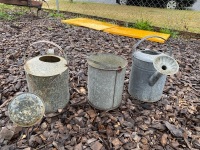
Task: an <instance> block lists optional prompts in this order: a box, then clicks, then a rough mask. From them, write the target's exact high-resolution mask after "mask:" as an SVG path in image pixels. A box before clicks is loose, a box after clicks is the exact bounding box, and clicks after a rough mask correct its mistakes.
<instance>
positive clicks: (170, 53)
mask: <svg viewBox="0 0 200 150" xmlns="http://www.w3.org/2000/svg"><path fill="white" fill-rule="evenodd" d="M149 38H160V39H163V40H164V41H166V39H164V38H163V37H160V36H157V35H149V36H146V37H144V38H142V39H141V40H140V41H138V42H137V43H136V44H135V45H134V46H133V54H134V51H136V50H137V49H136V48H137V47H138V46H139V45H140V44H141V43H142V42H144V41H145V40H147V39H149ZM168 50H169V56H172V48H171V46H170V45H169V44H168ZM133 54H132V56H133Z"/></svg>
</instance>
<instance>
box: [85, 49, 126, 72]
mask: <svg viewBox="0 0 200 150" xmlns="http://www.w3.org/2000/svg"><path fill="white" fill-rule="evenodd" d="M87 61H88V64H89V65H90V66H92V67H94V68H98V69H103V70H119V67H120V68H124V67H126V65H127V64H128V62H127V60H126V59H124V58H122V57H119V56H117V55H114V54H106V53H103V54H102V53H99V54H93V55H91V56H89V57H88V59H87Z"/></svg>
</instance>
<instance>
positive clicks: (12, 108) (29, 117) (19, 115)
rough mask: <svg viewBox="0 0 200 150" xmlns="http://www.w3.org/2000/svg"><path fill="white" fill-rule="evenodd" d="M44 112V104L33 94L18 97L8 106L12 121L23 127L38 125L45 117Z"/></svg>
mask: <svg viewBox="0 0 200 150" xmlns="http://www.w3.org/2000/svg"><path fill="white" fill-rule="evenodd" d="M44 112H45V106H44V102H43V101H42V99H41V98H40V97H38V96H37V95H35V94H32V93H23V94H20V95H18V96H16V97H15V98H14V99H13V100H12V101H11V102H10V104H9V106H8V113H9V117H10V120H12V121H13V122H14V123H16V124H17V125H18V126H22V127H29V126H32V125H34V124H36V123H38V122H39V121H40V120H41V119H42V117H43V116H44Z"/></svg>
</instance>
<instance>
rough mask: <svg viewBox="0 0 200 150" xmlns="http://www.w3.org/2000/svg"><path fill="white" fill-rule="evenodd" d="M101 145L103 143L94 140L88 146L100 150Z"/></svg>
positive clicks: (93, 149)
mask: <svg viewBox="0 0 200 150" xmlns="http://www.w3.org/2000/svg"><path fill="white" fill-rule="evenodd" d="M102 147H103V145H102V144H101V143H100V142H99V141H96V142H95V143H94V144H92V146H91V147H90V148H91V149H92V150H100V149H101V148H102Z"/></svg>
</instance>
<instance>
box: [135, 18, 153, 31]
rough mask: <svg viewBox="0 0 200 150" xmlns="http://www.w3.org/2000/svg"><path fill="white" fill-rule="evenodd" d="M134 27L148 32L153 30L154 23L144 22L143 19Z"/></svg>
mask: <svg viewBox="0 0 200 150" xmlns="http://www.w3.org/2000/svg"><path fill="white" fill-rule="evenodd" d="M133 27H134V28H136V29H141V30H148V31H152V30H153V27H152V23H151V22H149V21H148V20H143V19H141V20H137V21H136V22H135V24H134V25H133Z"/></svg>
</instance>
